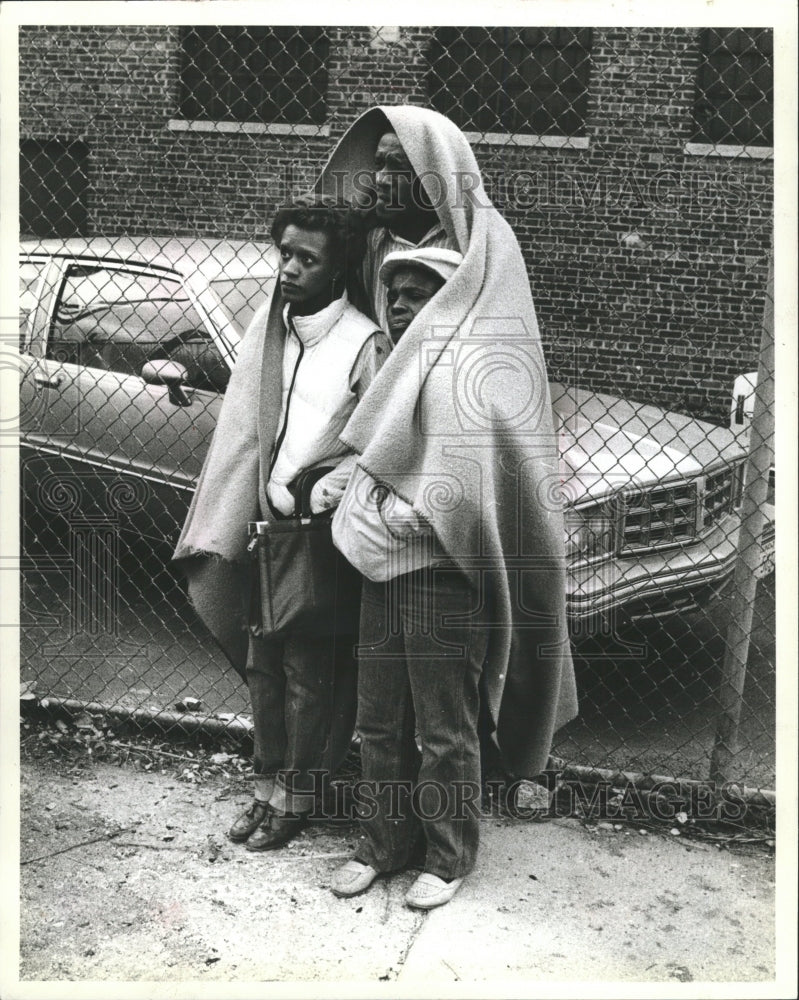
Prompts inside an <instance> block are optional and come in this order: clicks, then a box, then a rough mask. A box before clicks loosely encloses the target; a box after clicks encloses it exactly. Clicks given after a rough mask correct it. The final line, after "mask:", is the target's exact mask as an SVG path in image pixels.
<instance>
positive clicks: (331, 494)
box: [311, 476, 344, 514]
mask: <svg viewBox="0 0 799 1000" xmlns="http://www.w3.org/2000/svg"><path fill="white" fill-rule="evenodd" d="M326 480H327V477H326V476H323V477H322V478H321V479H320V480H319V482H317V483H314V486H313V489H312V490H311V513H312V514H321V513H322V512H323V511H326V510H332V509H333V507H338V505H339V503H341V498H342V497H343V496H344V490H343V489H338V488H337V487H335V486H332V485H331V484H330V483H328V482H327V481H326Z"/></svg>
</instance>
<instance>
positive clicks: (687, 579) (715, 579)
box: [566, 505, 774, 630]
mask: <svg viewBox="0 0 799 1000" xmlns="http://www.w3.org/2000/svg"><path fill="white" fill-rule="evenodd" d="M764 513H765V517H766V522H765V526H764V529H763V534H762V535H761V539H760V543H759V544H758V545H756V546H754V547H753V548H755V549H756V551H753V552H751V553H748V554H747V561H748V563H749V565H750V566H751V568H752V570H753V572H754V573H755V575H756V576H758V577H759V578H762V577H763V576H766V575H767V574H768V573H769V572H771V571H772V570H773V568H774V508H773V507H771V506H770V505H767V506H766V508H765V510H764ZM739 533H740V519H739V517H738V515H737V514H728V515H727V516H726V517H723V518H722V519H721V520H720V521H719V522H718V523H717V524H716V526H715V527H714V528H713V529H712V530H710V531H709V532H708V533H707V534H705V535H704V536H703V537H702V538H699V539H697V540H695V541H693V542H692V543H691V544H686V545H681V546H679V547H673V548H669V549H662V550H659V551H655V552H648V553H645V554H643V555H637V556H623V557H615V558H610V559H606V560H604V561H602V562H599V563H593V564H583V565H580V564H576V565H575V564H572V565H571V566H570V567H569V570H568V572H567V582H566V609H567V613H568V616H569V618H570V619H571V620H572V622H574V623H579V625H580V627H581V628H582V629H583V630H585V629H586V627H588V628H589V630H590V622H591V619H592V618H593V619H596V621H597V627H599V623H600V622H604V621H606V619H607V618H608V617H610V616H612V615H613V614H618V615H620V616H623V617H625V618H627V619H637V618H641V617H663V616H666V615H669V614H672V613H674V614H676V613H678V612H680V611H684V610H685V609H686V608H687V607H694V606H696V605H698V604H700V603H701V602H702V601H703V600H706V599H707V598H708V597H709V596H710V595H712V594H713V593H715V592H717V591H718V590H719V589H720V588H721V587H722V586H723V585H724V584H725V583H726V581H727V580H728V579H729V577H730V575H731V574H732V572H733V570H734V568H735V561H736V558H737V554H738V536H739Z"/></svg>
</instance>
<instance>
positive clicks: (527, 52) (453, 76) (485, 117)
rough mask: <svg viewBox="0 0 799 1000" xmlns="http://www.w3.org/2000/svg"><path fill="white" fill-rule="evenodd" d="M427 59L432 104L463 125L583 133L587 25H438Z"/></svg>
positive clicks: (588, 44)
mask: <svg viewBox="0 0 799 1000" xmlns="http://www.w3.org/2000/svg"><path fill="white" fill-rule="evenodd" d="M428 59H429V72H428V87H429V96H430V101H431V103H432V105H433V107H434V108H435V109H436V110H437V111H440V112H441V113H442V114H444V115H447V117H448V118H451V119H452V120H453V121H454V122H455V123H456V124H457V125H459V126H460V127H461V128H463V129H465V130H466V131H476V132H511V133H526V134H530V135H561V136H575V135H582V134H584V132H585V118H586V108H587V104H588V84H589V75H590V70H591V29H590V28H438V29H437V30H436V31H435V32H434V34H433V38H432V40H431V44H430V48H429V52H428Z"/></svg>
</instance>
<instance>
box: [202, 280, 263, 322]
mask: <svg viewBox="0 0 799 1000" xmlns="http://www.w3.org/2000/svg"><path fill="white" fill-rule="evenodd" d="M209 284H210V286H211V289H212V290H213V292H214V293H215V294H216V297H217V298H218V299H219V301H220V303H221V304H222V308H223V309H224V311H225V314H226V316H227V317H228V319H229V320H230V321H231V323H232V324H233V326H234V327H235V328H236V330H237V331H238V333H239V335H240V336H243V334H244V331H245V330H246V329H247V327H248V326H249V324H250V320H251V319H252V317H253V315H254V313H255V311H256V309H258V307H259V306H260V305H262V304H263V302H265V301H266V299H267V298H268V297H269V296H270V295H271V294H272V289H273V287H274V284H275V278H274V276H272V275H270V276H269V277H263V278H237V279H232V278H218V279H216V280H214V281H211V282H209Z"/></svg>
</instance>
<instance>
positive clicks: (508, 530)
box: [317, 106, 577, 777]
mask: <svg viewBox="0 0 799 1000" xmlns="http://www.w3.org/2000/svg"><path fill="white" fill-rule="evenodd" d="M390 129H392V130H393V131H394V132H395V133H396V134H397V137H398V138H399V140H400V142H401V144H402V146H403V148H404V149H405V152H406V154H407V155H408V158H409V160H410V162H411V165H412V166H413V168H414V170H415V171H416V173H417V175H418V176H419V178H420V179H421V181H422V183H423V185H424V188H425V191H426V194H427V196H428V198H429V200H430V202H431V203H432V204H433V205H434V206H435V207H436V210H437V212H438V215H439V217H440V219H441V221H442V224H443V226H444V228H445V230H446V232H447V234H448V235H449V236H450V237H451V238H452V239H453V240H454V241H455V242H456V244H457V246H458V248H459V250H460V251H461V253H462V254H463V262H462V263H461V265H460V266H459V267H458V269H457V270H456V272H455V274H454V275H453V276H452V278H451V279H450V280H449V281H448V282H447V284H446V285H444V287H443V288H442V289H441V290H440V291H439V292H438V293H437V294H436V295H435V296H434V297H433V298H432V299H431V300H430V302H429V303H428V304H427V305H426V306H425V307H424V309H422V311H421V312H420V313H419V314H418V315H417V316H416V318H415V319H414V320H413V322H412V323H411V325H410V326H409V327H408V329H407V330H406V331H405V333H404V334H403V336H402V338H401V339H400V341H399V343H398V345H397V346H396V347H395V349H394V351H393V352H392V354H391V356H390V357H389V359H388V361H387V362H386V363H385V365H384V366H383V368H382V369H381V371H380V372H379V374H378V375H377V377H376V378H375V380H374V382H373V383H372V385H371V386H370V388H369V391H368V392H367V393H366V395H365V396H364V398H363V399H362V400H361V402H360V403H359V405H358V407H357V409H356V410H355V412H354V414H353V415H352V417H351V419H350V421H349V423H348V425H347V427H346V428H345V430H344V432H343V434H342V438H343V440H344V441H345V442H346V443H347V444H348V445H349V446H350V447H351V448H353V449H354V450H355V451H356V452H357V453H358V454H359V456H360V457H359V465H360V467H361V469H362V470H364V472H366V473H367V474H368V475H370V476H371V477H372V478H373V479H375V480H376V481H378V482H380V483H382V484H384V485H386V486H388V487H390V488H391V489H392V490H394V491H395V492H396V493H397V494H398V495H399V496H400V497H402V498H403V499H404V500H405V501H407V502H408V503H410V504H411V505H412V506H413V507H414V509H415V510H416V511H417V513H419V514H420V515H421V516H422V517H423V518H425V519H426V520H427V521H428V522H429V523H430V525H431V526H432V527H433V529H434V530H435V532H436V535H437V537H438V540H439V542H440V544H441V546H442V548H443V549H444V551H445V552H446V554H447V555H448V556H449V557H450V558H451V559H452V560H454V561H455V563H456V564H457V565H458V566H459V567H460V568H461V569H462V571H463V572H464V573H466V575H467V576H468V577H469V579H470V581H471V582H472V584H473V586H474V588H475V591H476V592H477V593H478V594H479V595H480V598H481V603H482V605H483V609H484V610H483V617H485V615H486V613H487V615H488V618H489V622H490V624H489V626H488V628H489V637H488V643H489V644H488V653H487V656H486V661H485V665H484V677H485V690H486V692H487V700H488V708H489V710H490V713H491V716H492V718H493V720H494V723H495V726H496V739H497V742H498V745H499V748H500V750H501V752H502V756H503V759H504V762H505V765H506V767H507V768H508V770H509V771H510V772H511V773H512V774H515V775H517V776H528V777H529V776H533V775H535V774H537V773H539V772H540V771H541V770H542V769H543V768H544V767H545V765H546V760H547V756H548V754H549V751H550V748H551V743H552V735H553V732H554V731H555V729H556V728H557V727H558V726H560V725H562V724H563V723H565V722H567V721H568V720H569V719H571V718H573V717H574V716H575V715H576V713H577V699H576V689H575V682H574V672H573V668H572V662H571V653H570V647H569V639H568V632H567V625H566V613H565V558H564V545H563V520H562V511H561V500H560V481H559V474H558V460H557V447H556V439H555V436H554V434H553V428H552V412H551V404H550V397H549V387H548V382H547V373H546V367H545V364H544V359H543V353H542V349H541V341H540V336H539V331H538V324H537V321H536V315H535V309H534V306H533V300H532V295H531V292H530V286H529V281H528V277H527V271H526V268H525V265H524V261H523V259H522V254H521V251H520V249H519V245H518V242H517V240H516V238H515V236H514V234H513V232H512V230H511V229H510V227H509V226H508V224H507V223H506V222H505V220H504V219H503V218H502V217H501V216H500V214H499V213H498V212H497V211H496V209H495V208H494V207H493V205H492V204H491V202H490V201H489V199H488V197H487V195H486V193H485V190H484V188H483V184H482V180H481V176H480V172H479V169H478V166H477V162H476V160H475V157H474V154H473V152H472V149H471V147H470V146H469V143H468V142H467V140H466V138H465V136H464V135H463V134H462V133H461V131H460V130H459V129H458V128H457V127H456V126H455V125H453V124H452V122H450V121H449V120H448V119H447V118H444V117H443V116H442V115H440V114H438V113H436V112H433V111H428V110H426V109H422V108H416V107H406V106H400V107H383V108H373V109H372V110H370V111H367V112H366V113H365V114H364V115H362V116H361V118H359V119H358V121H357V122H355V124H354V125H353V126H352V127H351V128H350V130H349V131H348V132H347V133H346V134H345V135H344V137H343V138H342V139H341V141H340V142H339V144H338V146H337V147H336V149H335V150H334V152H333V154H332V156H331V158H330V160H329V161H328V164H327V166H326V167H325V169H324V171H323V173H322V175H321V177H320V179H319V181H318V183H317V190H319V191H321V192H324V193H330V194H334V193H338V194H343V195H344V196H345V197H350V198H354V197H355V196H356V195H357V194H358V192H359V191H360V190H362V189H363V180H364V172H365V171H368V170H369V169H370V168H371V166H372V163H373V158H374V152H375V149H376V146H377V143H378V140H379V138H380V136H381V135H383V134H384V133H385V132H386V131H388V130H390Z"/></svg>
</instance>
